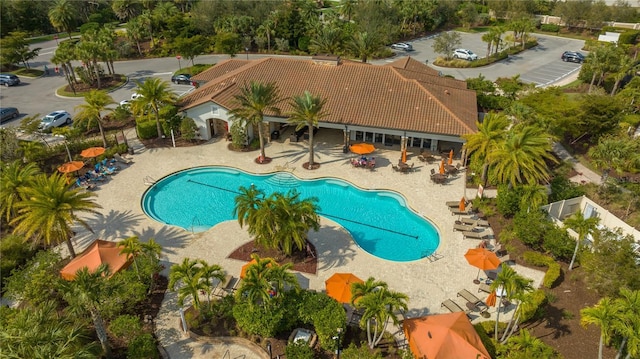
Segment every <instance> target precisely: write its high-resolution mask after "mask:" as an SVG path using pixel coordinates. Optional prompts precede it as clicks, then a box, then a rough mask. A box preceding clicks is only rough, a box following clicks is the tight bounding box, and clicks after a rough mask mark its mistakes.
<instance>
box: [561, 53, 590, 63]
mask: <svg viewBox="0 0 640 359" xmlns="http://www.w3.org/2000/svg"><path fill="white" fill-rule="evenodd" d="M560 58H561V59H562V61H564V62H567V61H570V62H575V63H577V64H581V63H583V62H584V59H585V56H584V55H583V54H582V53H580V52H577V51H565V52H563V53H562V56H560Z"/></svg>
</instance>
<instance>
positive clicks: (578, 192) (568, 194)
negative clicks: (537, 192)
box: [549, 176, 584, 203]
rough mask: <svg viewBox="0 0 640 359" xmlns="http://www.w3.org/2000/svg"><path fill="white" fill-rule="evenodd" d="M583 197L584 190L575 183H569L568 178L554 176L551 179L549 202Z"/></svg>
mask: <svg viewBox="0 0 640 359" xmlns="http://www.w3.org/2000/svg"><path fill="white" fill-rule="evenodd" d="M582 195H584V190H583V189H582V188H581V187H580V186H578V185H577V184H576V183H573V182H571V181H569V178H568V177H565V176H555V177H553V179H551V194H550V195H549V202H552V203H553V202H557V201H562V200H564V199H569V198H575V197H580V196H582Z"/></svg>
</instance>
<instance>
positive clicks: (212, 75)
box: [191, 59, 251, 82]
mask: <svg viewBox="0 0 640 359" xmlns="http://www.w3.org/2000/svg"><path fill="white" fill-rule="evenodd" d="M248 63H251V61H246V60H233V59H232V60H224V61H222V62H220V63H218V64H217V65H215V66H213V67H211V68H209V69H207V70H205V71H203V72H201V73H199V74H197V75H195V76H193V77H191V80H192V81H198V82H209V81H211V80H214V79H216V78H218V77H220V76H222V75H225V74H227V73H229V72H231V71H233V70H236V69H238V68H240V67H242V66H244V65H246V64H248Z"/></svg>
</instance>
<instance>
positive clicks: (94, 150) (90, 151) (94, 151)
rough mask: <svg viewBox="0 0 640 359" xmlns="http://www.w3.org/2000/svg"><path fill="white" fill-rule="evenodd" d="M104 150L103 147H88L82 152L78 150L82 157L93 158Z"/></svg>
mask: <svg viewBox="0 0 640 359" xmlns="http://www.w3.org/2000/svg"><path fill="white" fill-rule="evenodd" d="M104 151H105V149H104V147H89V148H87V149H85V150H83V151H82V152H80V156H82V157H84V158H94V157H98V156H100V155H101V154H103V153H104Z"/></svg>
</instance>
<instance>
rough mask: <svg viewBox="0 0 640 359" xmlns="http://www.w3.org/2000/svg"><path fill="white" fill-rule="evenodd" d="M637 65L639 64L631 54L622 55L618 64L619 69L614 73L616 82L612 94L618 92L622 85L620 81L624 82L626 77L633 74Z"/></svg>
mask: <svg viewBox="0 0 640 359" xmlns="http://www.w3.org/2000/svg"><path fill="white" fill-rule="evenodd" d="M637 67H638V65H637V64H636V63H635V61H634V60H633V59H632V58H631V56H629V55H627V54H623V55H622V57H621V58H620V62H619V63H618V64H617V71H616V72H615V73H614V74H613V78H614V79H615V81H616V82H615V83H614V84H613V89H611V96H613V95H615V94H616V91H617V90H618V87H619V86H620V82H622V80H623V79H624V78H625V77H627V76H628V75H630V74H632V73H633V72H634V70H635V69H636V68H637Z"/></svg>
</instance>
